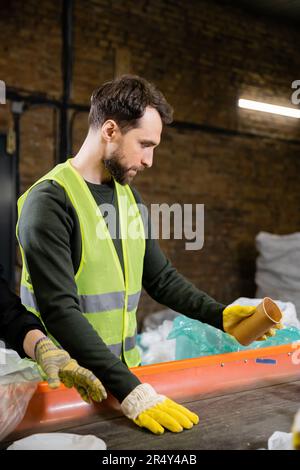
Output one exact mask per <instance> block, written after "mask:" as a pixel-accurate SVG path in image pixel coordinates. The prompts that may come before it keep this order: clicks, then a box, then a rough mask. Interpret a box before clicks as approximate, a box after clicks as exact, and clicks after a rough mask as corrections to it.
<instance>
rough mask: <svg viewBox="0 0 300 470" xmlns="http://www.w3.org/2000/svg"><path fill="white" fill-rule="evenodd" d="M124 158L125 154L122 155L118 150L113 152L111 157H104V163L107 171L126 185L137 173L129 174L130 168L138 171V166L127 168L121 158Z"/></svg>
mask: <svg viewBox="0 0 300 470" xmlns="http://www.w3.org/2000/svg"><path fill="white" fill-rule="evenodd" d="M122 159H123V155H121V154H120V153H119V152H118V151H115V152H113V154H112V155H111V156H110V158H109V159H104V161H103V163H104V166H105V168H106V169H107V171H108V172H109V173H110V174H111V176H112V177H113V178H114V179H115V180H116V181H117V182H118V183H120V184H122V185H125V184H129V183H130V182H131V181H132V179H133V177H134V176H135V174H136V173H135V174H133V175H132V176H131V175H130V174H129V173H130V170H135V171H136V172H137V171H138V169H137V167H133V166H132V167H130V168H126V167H124V166H123V165H122V163H121V160H122Z"/></svg>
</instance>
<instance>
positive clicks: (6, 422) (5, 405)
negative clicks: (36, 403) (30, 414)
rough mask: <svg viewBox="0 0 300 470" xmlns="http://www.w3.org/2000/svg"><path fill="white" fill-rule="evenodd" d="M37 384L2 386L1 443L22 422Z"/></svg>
mask: <svg viewBox="0 0 300 470" xmlns="http://www.w3.org/2000/svg"><path fill="white" fill-rule="evenodd" d="M36 388H37V382H20V383H10V384H4V385H1V384H0V441H2V440H3V439H4V438H5V437H6V436H8V435H9V434H10V433H11V432H12V431H13V430H14V429H15V428H16V427H17V426H18V424H19V423H20V422H21V421H22V419H23V417H24V415H25V413H26V409H27V406H28V403H29V401H30V400H31V398H32V396H33V394H34V392H35V390H36Z"/></svg>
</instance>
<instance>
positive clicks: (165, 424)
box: [121, 384, 199, 434]
mask: <svg viewBox="0 0 300 470" xmlns="http://www.w3.org/2000/svg"><path fill="white" fill-rule="evenodd" d="M121 409H122V411H123V413H124V415H125V416H127V418H129V419H131V420H132V421H133V422H134V423H135V424H137V425H138V426H140V427H143V428H147V429H149V431H151V432H153V433H154V434H163V433H164V431H165V430H164V428H166V429H168V430H169V431H172V432H181V431H182V430H183V429H190V428H192V427H193V425H194V424H198V422H199V418H198V416H197V415H196V414H195V413H192V412H191V411H189V410H188V409H187V408H185V407H184V406H182V405H179V404H178V403H175V402H174V401H173V400H170V399H169V398H167V397H166V396H164V395H158V394H157V393H156V392H155V390H154V388H153V387H152V386H151V385H149V384H141V385H138V386H137V387H136V388H135V389H134V390H132V392H131V393H129V395H127V397H126V398H125V399H124V400H123V401H122V403H121Z"/></svg>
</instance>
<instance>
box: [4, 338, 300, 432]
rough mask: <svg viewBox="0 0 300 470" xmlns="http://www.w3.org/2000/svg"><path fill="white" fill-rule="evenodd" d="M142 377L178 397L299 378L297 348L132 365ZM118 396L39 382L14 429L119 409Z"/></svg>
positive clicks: (58, 425)
mask: <svg viewBox="0 0 300 470" xmlns="http://www.w3.org/2000/svg"><path fill="white" fill-rule="evenodd" d="M131 370H132V372H133V373H134V374H135V375H137V376H138V377H139V379H140V380H141V382H148V383H150V384H151V385H152V386H153V387H154V388H155V389H156V391H157V392H159V393H162V394H165V395H167V396H169V397H170V398H172V399H174V400H177V401H179V402H181V403H184V402H186V401H192V400H193V399H195V398H196V399H197V400H199V399H201V398H204V397H208V396H217V395H224V394H228V393H232V392H236V391H241V390H248V389H254V388H259V387H264V386H267V385H270V384H277V383H283V382H290V381H294V380H299V378H300V353H299V351H297V350H296V349H295V347H294V345H292V344H288V345H282V346H275V347H268V348H262V349H259V350H247V351H240V352H233V353H227V354H218V355H213V356H205V357H199V358H194V359H186V360H181V361H173V362H165V363H160V364H154V365H148V366H141V367H135V368H133V369H131ZM120 414H121V412H120V407H119V403H118V402H117V400H115V399H114V398H113V397H112V396H109V397H108V399H107V400H105V401H104V402H103V403H101V404H91V405H89V404H87V403H85V402H84V401H83V400H82V399H81V398H80V395H79V394H78V393H77V391H76V390H75V389H74V388H72V389H67V388H66V387H64V386H63V385H61V386H60V387H59V388H58V389H56V390H51V389H50V388H49V387H48V385H47V383H46V382H41V383H40V384H39V385H38V388H37V390H36V392H35V394H34V396H33V397H32V399H31V401H30V403H29V406H28V409H27V411H26V415H25V416H24V419H23V421H22V422H21V423H20V425H19V426H18V428H17V429H16V430H15V431H14V433H13V435H22V434H27V433H28V432H29V431H30V432H44V431H45V430H50V429H52V430H55V429H63V428H64V427H67V426H68V425H70V424H71V423H73V422H78V421H79V422H82V421H87V420H99V421H103V420H105V419H109V418H112V417H114V416H118V415H120Z"/></svg>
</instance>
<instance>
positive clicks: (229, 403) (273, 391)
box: [2, 381, 300, 450]
mask: <svg viewBox="0 0 300 470" xmlns="http://www.w3.org/2000/svg"><path fill="white" fill-rule="evenodd" d="M185 406H187V407H188V408H189V409H190V410H192V411H194V412H195V413H197V414H198V415H199V417H200V422H199V424H198V425H197V426H194V427H193V428H192V429H191V430H185V431H183V432H181V433H179V434H174V433H171V432H169V431H166V432H165V434H164V435H162V436H155V435H153V434H151V433H150V432H149V431H147V430H144V429H141V428H138V427H137V426H136V425H135V424H133V423H132V422H131V421H130V420H128V419H127V418H124V417H116V418H111V419H108V420H106V421H102V422H93V423H89V424H84V425H77V426H74V425H73V426H72V427H68V428H64V429H63V430H62V429H60V431H63V432H70V433H76V434H82V435H84V434H93V435H95V436H98V437H100V438H101V439H103V440H104V441H105V442H106V444H107V449H108V450H114V449H120V450H121V449H123V450H132V449H143V450H159V449H163V450H172V449H173V450H180V449H183V450H188V449H194V450H196V449H197V450H198V449H199V450H200V449H220V450H223V449H259V448H267V442H268V438H269V437H270V436H271V434H273V432H274V431H285V432H290V430H291V425H292V422H293V417H294V415H295V413H296V411H297V410H298V409H299V407H300V381H296V382H289V383H284V384H278V385H272V386H267V387H263V388H258V389H254V390H247V391H243V392H238V393H231V394H228V395H223V396H219V397H214V398H205V399H195V400H193V401H190V402H186V403H185ZM3 444H4V443H3ZM3 444H2V447H3ZM7 446H8V443H6V445H5V447H7Z"/></svg>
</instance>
